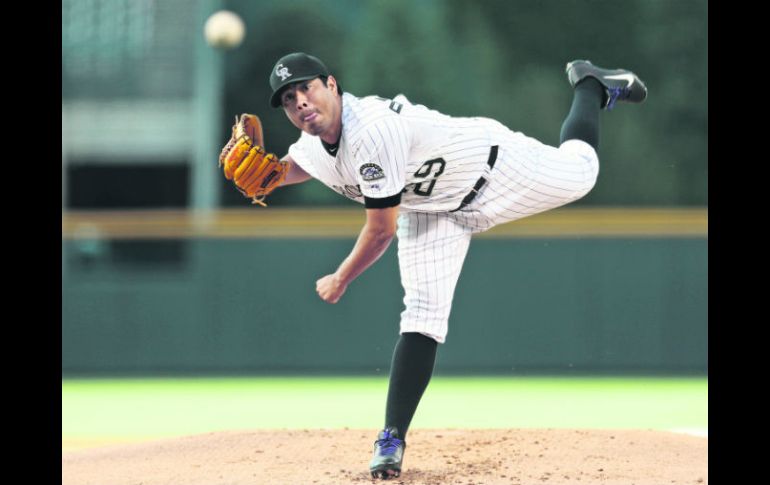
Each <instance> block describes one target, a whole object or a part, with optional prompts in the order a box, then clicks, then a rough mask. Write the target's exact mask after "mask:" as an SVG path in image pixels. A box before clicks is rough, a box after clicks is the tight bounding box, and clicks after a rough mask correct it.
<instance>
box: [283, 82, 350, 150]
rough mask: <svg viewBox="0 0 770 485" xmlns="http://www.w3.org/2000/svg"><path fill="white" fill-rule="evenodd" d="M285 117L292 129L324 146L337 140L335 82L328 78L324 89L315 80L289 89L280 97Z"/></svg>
mask: <svg viewBox="0 0 770 485" xmlns="http://www.w3.org/2000/svg"><path fill="white" fill-rule="evenodd" d="M281 103H282V104H283V110H284V111H285V112H286V116H288V117H289V120H290V121H291V122H292V124H293V125H294V126H296V127H297V128H299V129H300V130H302V131H305V132H307V133H309V134H311V135H316V136H320V137H321V138H322V139H323V140H324V141H326V142H327V143H334V142H336V141H337V139H338V138H339V133H340V128H341V125H340V123H341V113H342V101H341V99H340V97H339V96H338V95H337V82H336V80H335V79H334V77H332V76H329V77H328V78H327V80H326V85H325V86H324V83H323V81H321V80H320V79H318V78H315V79H311V80H309V81H301V82H298V83H295V84H292V85H291V86H289V87H288V88H287V89H286V90H285V91H284V92H283V94H281Z"/></svg>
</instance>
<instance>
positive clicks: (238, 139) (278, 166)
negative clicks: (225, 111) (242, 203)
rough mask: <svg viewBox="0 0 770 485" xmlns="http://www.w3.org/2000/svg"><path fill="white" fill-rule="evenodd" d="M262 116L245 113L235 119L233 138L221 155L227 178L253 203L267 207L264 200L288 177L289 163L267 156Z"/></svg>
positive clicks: (220, 159) (271, 155)
mask: <svg viewBox="0 0 770 485" xmlns="http://www.w3.org/2000/svg"><path fill="white" fill-rule="evenodd" d="M263 146H264V139H263V137H262V122H261V121H260V119H259V117H257V116H256V115H252V114H247V113H244V114H242V115H241V116H240V118H239V117H237V116H236V118H235V124H234V125H233V130H232V135H231V136H230V140H228V141H227V143H226V144H225V146H224V148H222V152H221V153H220V154H219V165H220V166H221V167H223V170H224V173H225V178H227V180H232V181H233V182H234V183H235V186H236V188H238V190H240V192H241V193H242V194H243V195H245V196H246V197H248V198H250V199H251V200H252V202H253V203H255V204H260V205H263V206H264V205H266V204H265V203H264V202H263V200H264V198H265V197H266V196H267V195H268V194H269V193H270V192H272V191H273V190H275V188H276V187H278V186H279V185H281V183H282V182H283V181H284V179H285V178H286V173H287V172H288V168H289V164H288V163H286V162H282V161H281V160H279V159H278V157H276V156H275V155H274V154H272V153H266V152H265V149H264V148H263Z"/></svg>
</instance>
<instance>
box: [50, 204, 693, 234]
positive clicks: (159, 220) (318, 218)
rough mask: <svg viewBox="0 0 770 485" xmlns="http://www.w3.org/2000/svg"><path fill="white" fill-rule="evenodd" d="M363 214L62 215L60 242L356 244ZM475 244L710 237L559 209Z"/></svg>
mask: <svg viewBox="0 0 770 485" xmlns="http://www.w3.org/2000/svg"><path fill="white" fill-rule="evenodd" d="M364 221H365V213H364V210H363V209H358V208H351V209H348V208H345V209H280V208H267V209H263V208H261V207H254V208H247V209H224V210H217V211H210V212H205V211H193V210H189V211H188V210H146V211H145V210H126V211H67V212H62V239H99V238H103V239H169V238H173V239H179V238H338V237H339V238H348V237H350V238H353V237H356V236H357V235H358V233H359V231H360V230H361V227H362V225H363V224H364ZM477 237H485V238H537V237H548V238H576V237H700V238H707V237H708V210H707V209H705V208H696V209H679V208H659V209H637V208H601V209H569V208H564V209H556V210H553V211H550V212H545V213H543V214H538V215H534V216H530V217H526V218H524V219H520V220H518V221H515V222H512V223H508V224H503V225H501V226H497V227H495V228H493V229H491V230H489V231H487V232H485V233H482V234H479V235H478V236H477Z"/></svg>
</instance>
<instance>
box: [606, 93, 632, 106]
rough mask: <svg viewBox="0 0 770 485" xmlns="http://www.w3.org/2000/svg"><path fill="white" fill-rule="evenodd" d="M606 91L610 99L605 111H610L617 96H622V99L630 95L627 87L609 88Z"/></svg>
mask: <svg viewBox="0 0 770 485" xmlns="http://www.w3.org/2000/svg"><path fill="white" fill-rule="evenodd" d="M607 91H608V94H609V96H610V100H609V102H608V103H607V111H610V110H611V109H612V108H613V107H615V101H617V100H618V98H620V97H621V96H622V97H623V99H625V98H627V97H629V96H630V95H631V90H630V89H628V88H609V89H608V90H607Z"/></svg>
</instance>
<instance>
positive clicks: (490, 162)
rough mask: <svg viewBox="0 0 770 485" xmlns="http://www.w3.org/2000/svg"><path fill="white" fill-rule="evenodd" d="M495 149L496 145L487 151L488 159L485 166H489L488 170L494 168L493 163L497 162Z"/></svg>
mask: <svg viewBox="0 0 770 485" xmlns="http://www.w3.org/2000/svg"><path fill="white" fill-rule="evenodd" d="M497 148H498V145H492V149H491V150H489V159H487V165H489V168H494V167H495V162H496V161H497Z"/></svg>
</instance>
